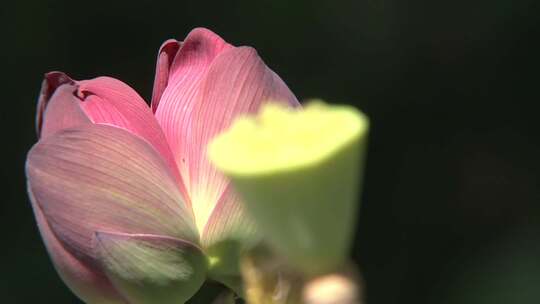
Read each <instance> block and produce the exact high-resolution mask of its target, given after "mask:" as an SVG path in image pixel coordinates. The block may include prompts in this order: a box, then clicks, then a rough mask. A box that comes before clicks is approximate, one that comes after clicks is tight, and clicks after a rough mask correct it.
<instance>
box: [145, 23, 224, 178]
mask: <svg viewBox="0 0 540 304" xmlns="http://www.w3.org/2000/svg"><path fill="white" fill-rule="evenodd" d="M231 47H232V46H231V45H229V44H227V43H226V42H225V41H223V39H221V38H220V37H219V36H217V35H216V34H214V33H212V32H211V31H209V30H206V29H201V28H198V29H194V30H193V31H191V32H190V33H189V35H188V36H187V37H186V40H185V41H184V42H183V43H182V46H181V47H180V49H179V51H178V52H177V54H176V57H175V58H174V60H173V62H172V64H171V66H170V68H169V70H168V71H167V73H165V72H164V71H163V68H164V66H165V64H161V65H160V63H159V62H158V69H157V74H156V80H158V84H155V86H154V88H156V87H157V88H158V89H155V90H154V94H153V95H154V96H158V95H159V96H161V98H160V101H159V107H158V106H157V102H153V108H154V111H155V116H156V119H157V120H158V122H159V124H160V125H161V127H162V129H163V132H164V133H165V135H166V137H167V141H168V143H169V146H170V148H171V150H172V151H173V154H174V158H175V160H176V162H177V165H180V163H181V162H183V161H185V159H183V158H182V156H181V155H179V154H178V153H177V151H178V149H179V146H182V145H184V144H185V143H183V142H181V138H180V137H179V136H178V131H179V128H180V126H179V124H180V123H181V121H182V120H184V119H186V117H185V114H186V113H188V114H189V113H190V112H191V111H192V107H193V106H194V105H193V102H192V99H193V98H194V96H195V95H196V94H197V91H198V88H199V86H200V83H201V81H202V79H203V77H204V76H205V75H206V72H207V71H208V69H209V67H210V65H211V63H212V61H213V60H214V58H215V57H216V56H217V55H218V54H219V53H221V52H222V51H224V50H226V49H229V48H231ZM171 48H173V46H171V45H170V43H169V44H167V42H166V43H165V45H164V46H163V47H162V51H166V52H167V51H170V49H171ZM170 55H172V52H171V54H170ZM167 56H169V52H167ZM160 59H162V58H161V56H160ZM164 74H167V76H168V79H167V86H166V87H165V88H163V89H164V91H161V90H162V88H161V86H162V85H161V84H159V83H162V82H164V80H163V79H162V75H164ZM183 178H184V185H185V183H186V180H187V178H189V177H188V176H183Z"/></svg>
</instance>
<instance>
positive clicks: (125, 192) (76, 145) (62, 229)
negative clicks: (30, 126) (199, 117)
mask: <svg viewBox="0 0 540 304" xmlns="http://www.w3.org/2000/svg"><path fill="white" fill-rule="evenodd" d="M26 170H27V176H28V180H29V184H30V189H31V191H32V193H33V194H34V196H35V199H36V202H37V203H38V204H39V207H40V209H41V210H42V211H43V214H44V216H45V218H46V219H47V221H48V223H49V224H50V227H51V229H52V231H53V232H54V233H55V235H56V236H57V237H58V239H59V240H60V241H61V242H62V243H63V244H64V245H65V247H66V249H68V250H69V251H70V252H71V253H72V254H73V255H74V256H76V257H78V258H81V259H83V260H84V261H86V262H88V263H90V264H93V263H94V262H95V256H94V254H93V251H92V242H93V238H94V232H95V231H98V230H99V231H108V232H125V233H148V234H160V235H167V236H171V237H178V238H181V239H185V240H188V241H191V242H195V243H196V242H197V241H198V237H197V234H196V231H195V228H194V223H193V219H192V215H191V213H190V212H189V211H188V208H186V205H185V204H184V203H183V202H182V196H181V194H180V191H179V189H178V188H177V185H176V183H175V181H174V177H173V174H172V173H171V171H170V169H169V167H168V166H167V165H166V163H165V162H164V161H163V159H162V158H161V156H160V155H159V154H158V153H157V152H156V151H155V150H154V149H153V147H152V146H151V145H150V144H148V143H147V142H146V141H144V140H142V139H141V138H139V137H136V136H133V135H132V134H130V133H129V132H127V131H125V130H122V129H119V128H115V127H111V126H104V125H90V126H83V127H80V128H72V129H65V130H63V131H60V132H58V133H56V134H54V135H51V136H49V137H48V138H47V139H45V140H42V141H40V142H39V143H38V144H36V145H35V146H34V147H33V148H32V150H31V151H30V153H29V155H28V160H27V169H26Z"/></svg>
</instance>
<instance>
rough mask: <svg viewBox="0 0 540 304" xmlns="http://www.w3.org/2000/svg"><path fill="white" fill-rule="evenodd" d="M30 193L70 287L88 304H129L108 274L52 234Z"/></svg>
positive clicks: (57, 264)
mask: <svg viewBox="0 0 540 304" xmlns="http://www.w3.org/2000/svg"><path fill="white" fill-rule="evenodd" d="M28 190H29V191H28V193H29V196H30V201H31V203H32V208H33V209H34V214H35V216H36V221H37V224H38V228H39V231H40V232H41V236H42V237H43V241H44V243H45V247H46V248H47V251H48V253H49V256H50V257H51V260H52V261H53V264H54V266H55V268H56V271H57V272H58V274H59V275H60V277H61V278H62V280H63V281H64V282H65V283H66V285H68V287H69V288H70V289H71V290H72V291H73V293H75V294H76V295H77V296H78V297H79V298H81V299H82V300H83V301H85V302H87V303H111V304H113V303H125V301H124V300H123V299H122V297H121V296H120V295H119V294H118V292H117V291H116V289H115V288H114V287H113V286H112V284H111V282H110V281H109V279H108V278H107V277H106V276H105V274H104V273H102V272H101V271H100V270H99V269H97V268H92V267H89V266H88V265H86V264H85V263H83V262H81V261H79V260H78V259H76V258H75V257H74V256H73V255H72V254H71V253H69V252H68V251H67V250H66V249H65V248H64V246H62V244H61V243H60V242H59V241H58V239H57V238H56V236H55V235H54V233H53V232H52V230H51V228H50V226H49V223H48V222H47V220H46V219H45V217H44V215H43V212H42V211H41V209H40V208H39V204H38V203H37V202H36V200H35V198H34V195H33V194H32V191H31V189H30V188H29V189H28Z"/></svg>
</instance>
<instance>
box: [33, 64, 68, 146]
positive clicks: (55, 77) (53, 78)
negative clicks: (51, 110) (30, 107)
mask: <svg viewBox="0 0 540 304" xmlns="http://www.w3.org/2000/svg"><path fill="white" fill-rule="evenodd" d="M74 83H75V82H74V81H73V80H72V79H71V78H70V77H69V76H67V75H66V74H64V73H62V72H57V71H53V72H49V73H46V74H45V77H44V79H43V82H42V83H41V91H40V93H39V99H38V105H37V115H36V130H37V134H38V136H40V134H41V127H42V124H43V115H44V112H45V108H47V104H48V103H49V100H50V99H51V96H52V95H53V94H54V92H55V91H56V89H57V88H58V87H60V86H61V85H63V84H74Z"/></svg>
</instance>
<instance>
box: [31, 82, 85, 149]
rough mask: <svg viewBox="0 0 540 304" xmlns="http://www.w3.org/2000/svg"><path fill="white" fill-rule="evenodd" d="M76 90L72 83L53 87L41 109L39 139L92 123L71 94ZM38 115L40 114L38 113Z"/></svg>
mask: <svg viewBox="0 0 540 304" xmlns="http://www.w3.org/2000/svg"><path fill="white" fill-rule="evenodd" d="M76 90H77V87H76V86H75V85H74V84H70V83H66V84H62V85H60V86H59V87H58V88H56V89H55V91H54V93H53V94H52V96H51V98H50V99H49V100H47V101H46V102H43V104H46V108H45V109H44V111H43V114H42V117H43V118H42V122H41V125H40V127H39V129H40V130H41V139H45V138H47V137H49V136H51V135H53V134H55V133H56V132H58V131H61V130H63V129H67V128H73V127H78V126H83V125H88V124H91V123H92V122H91V121H90V119H89V118H88V116H87V115H86V114H85V113H84V111H83V110H82V109H81V107H80V106H79V100H78V99H77V98H76V97H75V96H74V95H73V92H75V91H76ZM38 117H40V114H38ZM39 119H40V118H38V120H39Z"/></svg>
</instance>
